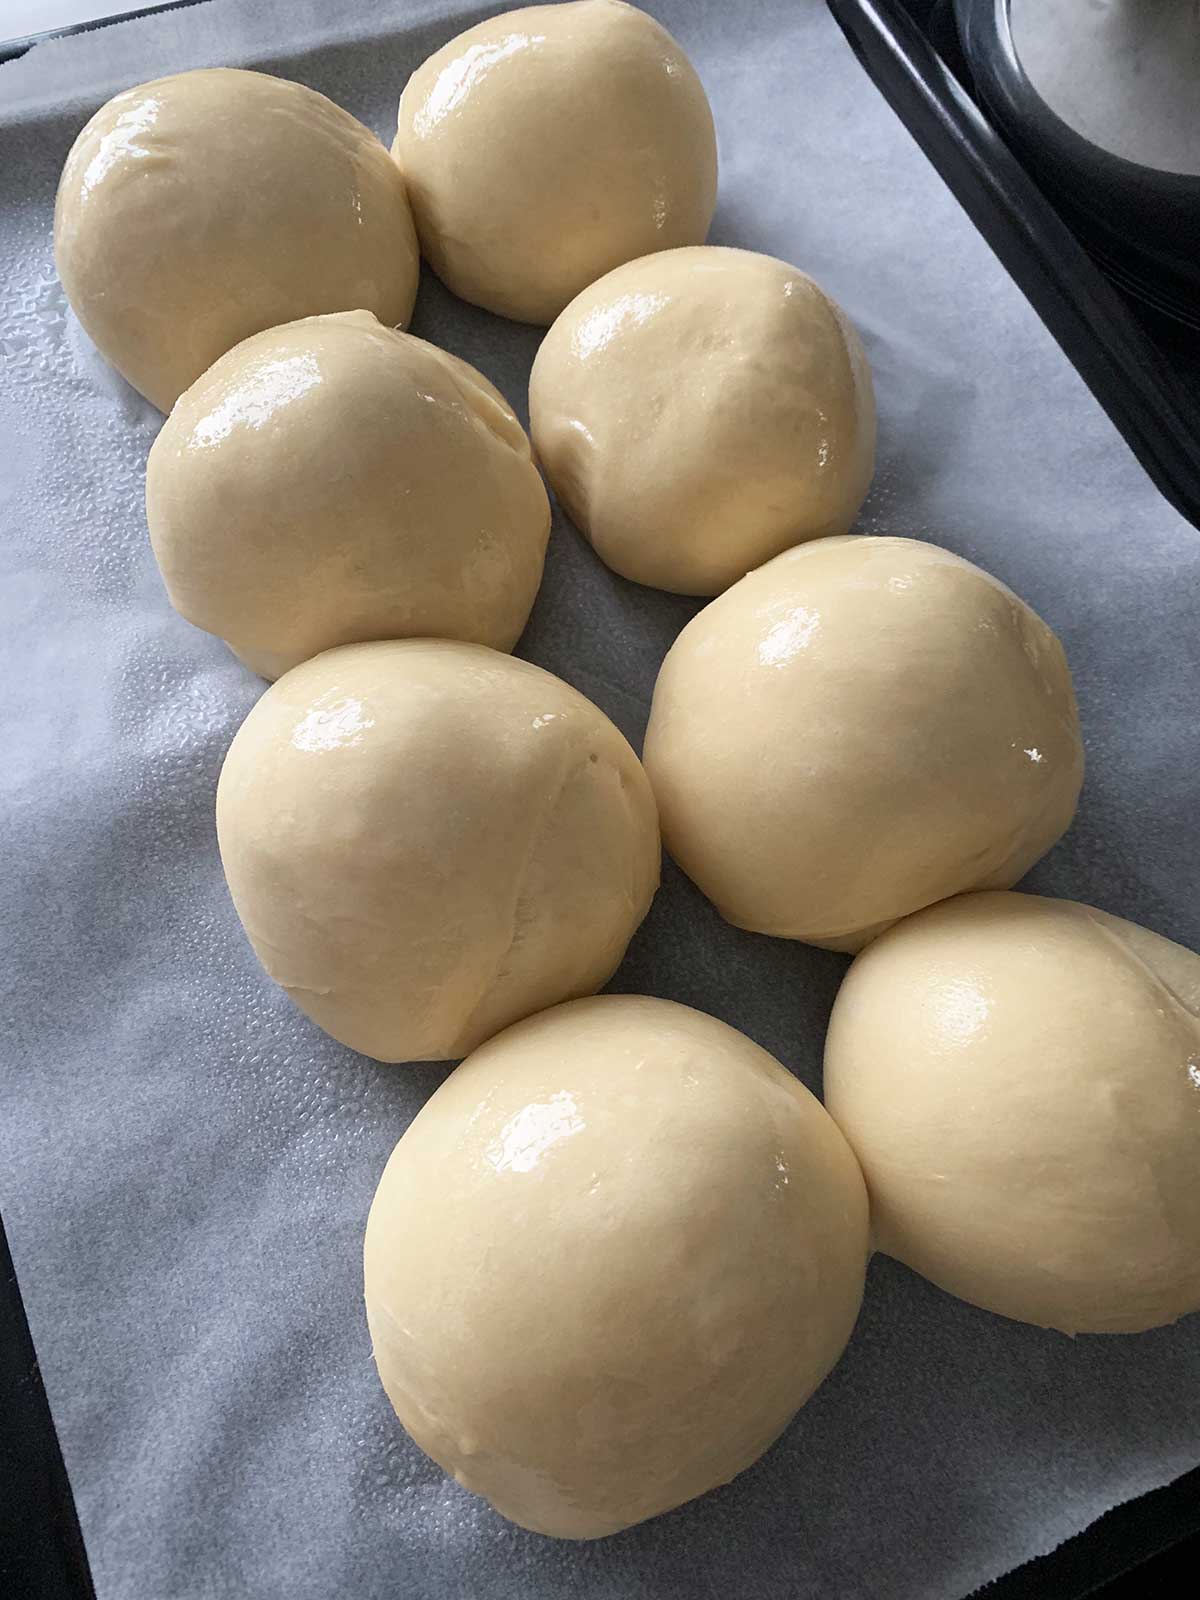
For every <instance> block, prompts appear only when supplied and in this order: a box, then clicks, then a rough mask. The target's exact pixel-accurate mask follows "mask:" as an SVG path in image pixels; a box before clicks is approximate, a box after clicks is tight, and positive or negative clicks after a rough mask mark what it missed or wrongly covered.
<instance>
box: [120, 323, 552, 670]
mask: <svg viewBox="0 0 1200 1600" xmlns="http://www.w3.org/2000/svg"><path fill="white" fill-rule="evenodd" d="M146 515H147V520H148V522H149V525H150V537H151V540H152V542H153V545H154V553H155V555H156V557H157V559H158V564H159V567H160V568H161V570H162V574H163V579H164V582H165V583H166V587H167V592H168V594H169V595H170V597H171V602H172V604H173V605H174V606H175V608H176V610H177V611H179V612H180V613H181V614H182V615H183V616H185V617H186V618H187V619H188V621H189V622H193V623H195V624H196V626H197V627H199V628H205V629H207V630H208V632H209V633H215V634H218V635H219V636H220V637H222V638H224V639H226V640H227V641H228V642H229V644H230V645H231V646H232V647H233V649H234V650H235V651H236V652H237V654H238V655H239V656H240V657H241V658H242V660H243V661H245V662H246V664H247V665H248V666H250V667H251V668H253V670H254V671H255V672H258V673H261V674H262V676H263V677H265V678H277V677H278V676H279V675H280V673H283V672H286V671H287V670H288V669H289V668H290V667H293V666H296V665H297V664H298V663H299V662H301V661H307V660H308V659H309V657H310V656H314V655H317V654H318V653H319V652H320V651H322V650H327V649H329V648H330V647H331V646H333V645H338V644H349V643H355V642H357V641H360V640H369V639H392V638H411V637H417V636H421V637H427V638H428V637H438V638H449V639H465V640H468V641H470V642H472V643H475V644H487V645H491V646H493V647H494V648H495V649H498V650H510V649H511V648H512V646H513V645H514V644H515V643H516V641H517V639H518V637H519V636H520V633H521V630H522V629H523V628H524V626H525V622H526V619H527V618H528V616H529V611H530V608H531V606H532V605H533V601H534V597H535V595H536V594H537V589H538V584H539V582H540V581H541V575H542V562H543V559H544V557H545V552H546V540H547V538H548V536H549V532H550V503H549V501H548V499H547V498H546V491H545V489H544V488H543V486H542V480H541V478H540V477H539V475H538V472H537V469H536V467H535V466H534V465H533V462H532V460H531V457H530V449H529V441H528V439H527V438H526V437H525V433H524V431H523V429H522V427H521V424H520V423H519V422H518V421H517V418H516V416H515V415H514V414H513V412H512V410H511V408H510V407H509V405H508V404H507V402H506V401H505V400H504V398H503V396H502V395H500V394H499V393H498V392H497V391H496V390H495V389H494V388H493V387H492V385H491V384H490V383H489V382H488V381H487V379H486V378H485V377H483V375H482V374H481V373H479V372H476V371H475V369H474V368H473V367H470V366H468V365H467V363H466V362H465V361H460V360H458V359H457V358H456V357H454V356H451V355H447V354H446V352H445V351H442V350H438V349H436V348H435V347H434V346H433V345H430V344H426V343H425V342H424V341H423V340H421V339H415V338H413V337H412V336H411V335H410V334H406V333H398V332H396V331H394V330H393V329H391V328H385V327H383V326H382V325H381V324H380V323H379V322H377V321H376V319H375V318H374V317H373V316H372V315H371V313H370V312H368V311H353V312H345V313H341V314H337V315H332V316H325V317H313V318H308V319H306V320H305V321H302V322H293V323H290V324H288V325H287V326H286V327H282V328H272V329H270V330H269V331H268V332H266V333H260V334H256V335H255V336H254V337H253V338H251V339H247V340H245V341H244V342H243V343H242V344H239V345H237V346H236V347H235V348H234V349H233V350H231V351H230V352H229V353H228V354H227V355H225V356H222V358H221V359H220V360H219V361H218V362H216V364H215V365H214V366H212V367H210V369H209V370H208V371H207V372H206V373H205V374H204V376H203V377H202V378H200V379H199V380H198V381H197V382H196V383H194V384H193V385H192V387H191V388H190V389H188V390H187V392H186V393H185V394H183V395H182V396H181V397H180V399H179V401H178V403H177V404H176V406H175V409H174V411H173V412H172V413H171V415H170V417H168V419H167V421H166V423H165V425H164V426H163V429H162V431H161V432H160V433H159V435H158V438H157V439H156V440H155V442H154V445H153V447H152V449H151V451H150V459H149V463H148V465H147V470H146Z"/></svg>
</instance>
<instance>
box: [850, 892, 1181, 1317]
mask: <svg viewBox="0 0 1200 1600" xmlns="http://www.w3.org/2000/svg"><path fill="white" fill-rule="evenodd" d="M1198 1091H1200V957H1198V956H1195V955H1193V954H1192V952H1191V951H1190V950H1185V949H1183V948H1182V947H1181V946H1180V945H1177V944H1172V943H1171V941H1170V940H1169V939H1163V938H1161V937H1160V936H1159V935H1158V934H1156V933H1151V932H1149V930H1148V929H1146V928H1139V927H1138V926H1137V925H1136V924H1135V923H1132V922H1123V921H1122V920H1121V919H1120V918H1119V917H1113V916H1108V915H1107V914H1106V913H1104V912H1103V911H1096V910H1093V908H1092V907H1091V906H1083V905H1077V904H1075V903H1074V902H1073V901H1070V900H1043V899H1039V898H1037V897H1036V896H1034V895H1023V894H978V895H966V896H964V897H963V898H962V899H958V900H950V901H947V902H946V903H945V904H944V905H939V906H933V907H931V908H930V909H929V910H927V911H922V912H921V913H920V915H919V916H916V917H911V918H910V919H909V920H908V921H906V922H902V923H900V924H899V925H898V926H897V927H895V928H893V929H891V930H890V931H889V932H888V933H886V934H884V936H883V937H882V938H881V939H879V940H878V941H877V942H876V943H875V944H873V945H872V946H871V948H870V949H869V950H867V951H866V952H864V954H863V955H861V956H860V957H859V958H858V960H857V961H856V962H855V963H854V965H853V966H852V967H851V969H850V974H849V976H848V977H847V979H846V981H845V983H844V984H843V986H842V990H841V993H840V994H839V995H838V998H837V1003H836V1005H835V1006H834V1010H833V1018H832V1021H831V1023H830V1028H829V1038H828V1042H827V1045H826V1050H825V1099H826V1104H827V1105H828V1107H829V1110H830V1112H831V1113H832V1115H833V1116H834V1117H835V1118H836V1119H837V1121H838V1123H839V1124H840V1126H841V1128H842V1131H843V1132H844V1133H845V1135H846V1137H847V1138H848V1139H849V1140H850V1143H851V1144H852V1145H853V1147H854V1149H855V1150H856V1151H857V1153H858V1156H859V1159H860V1160H861V1162H862V1164H863V1170H864V1171H865V1173H866V1177H867V1186H868V1188H869V1189H870V1191H871V1204H872V1220H873V1224H874V1230H875V1240H876V1243H877V1244H878V1246H879V1248H880V1249H881V1250H885V1251H887V1253H888V1254H889V1255H893V1256H896V1257H897V1258H898V1259H899V1260H901V1261H905V1262H907V1263H908V1265H909V1266H911V1267H914V1268H915V1269H916V1270H917V1271H918V1272H921V1273H924V1275H925V1276H926V1277H927V1278H931V1279H932V1280H933V1282H934V1283H936V1284H940V1286H941V1287H942V1288H943V1289H948V1290H949V1291H950V1292H951V1293H952V1294H957V1295H961V1297H962V1298H963V1299H964V1300H969V1301H971V1302H972V1303H973V1304H974V1305H979V1306H984V1307H986V1308H987V1309H988V1310H990V1311H997V1312H999V1313H1000V1314H1001V1315H1002V1316H1006V1317H1016V1318H1018V1319H1019V1320H1020V1321H1022V1322H1034V1323H1037V1324H1039V1325H1041V1326H1043V1327H1049V1328H1061V1329H1063V1330H1064V1331H1065V1332H1068V1333H1072V1332H1085V1333H1136V1332H1138V1331H1140V1330H1141V1329H1143V1328H1156V1327H1159V1326H1160V1325H1162V1324H1164V1323H1168V1322H1173V1321H1174V1320H1175V1319H1176V1318H1177V1317H1181V1316H1183V1315H1185V1314H1186V1313H1187V1312H1189V1311H1196V1310H1200V1182H1198V1181H1197V1175H1198V1174H1200V1100H1198V1099H1197V1092H1198Z"/></svg>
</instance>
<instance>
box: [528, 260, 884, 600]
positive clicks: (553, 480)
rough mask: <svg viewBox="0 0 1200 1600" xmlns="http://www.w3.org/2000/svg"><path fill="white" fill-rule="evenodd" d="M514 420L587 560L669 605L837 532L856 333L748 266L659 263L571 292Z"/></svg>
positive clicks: (867, 451)
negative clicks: (672, 596) (674, 597)
mask: <svg viewBox="0 0 1200 1600" xmlns="http://www.w3.org/2000/svg"><path fill="white" fill-rule="evenodd" d="M529 411H530V429H531V432H532V434H533V442H534V448H535V450H536V451H537V456H538V460H539V461H540V463H541V465H542V467H543V469H544V470H545V472H546V475H547V477H548V478H549V480H550V484H551V487H552V488H553V490H554V492H555V494H556V495H557V496H558V498H559V500H560V501H561V502H562V504H563V507H564V508H565V510H566V511H567V513H568V514H569V516H570V517H571V520H572V521H573V522H574V523H575V525H576V526H577V527H578V528H579V530H580V531H581V532H582V533H583V534H585V535H586V536H587V538H588V539H590V540H591V542H592V544H593V545H594V546H595V548H596V551H597V553H598V554H599V556H600V557H601V559H602V560H604V561H606V562H607V563H608V565H609V566H610V567H612V569H613V570H614V571H615V572H619V573H620V574H621V576H622V577H625V578H632V579H633V580H634V581H635V582H637V583H646V584H651V585H653V586H654V587H656V588H659V589H670V590H673V591H675V592H676V593H678V594H704V595H713V594H719V593H720V591H721V590H722V589H725V588H727V587H728V586H729V585H730V584H731V583H734V582H735V581H736V580H737V579H738V578H740V577H742V576H743V575H744V574H745V573H746V572H748V571H749V570H750V568H751V567H756V566H759V565H761V564H762V562H764V561H768V560H770V558H771V557H772V556H776V555H778V554H779V553H780V551H782V550H786V549H788V548H790V547H791V546H792V545H795V544H800V543H801V542H802V541H804V540H806V539H815V538H820V537H822V536H823V535H827V534H839V533H845V532H847V531H848V529H849V527H850V524H851V522H852V521H853V520H854V517H855V515H856V513H857V512H858V509H859V507H860V506H861V505H862V503H863V500H864V499H865V497H866V493H867V489H868V487H869V486H870V482H871V473H872V470H873V468H874V463H875V401H874V395H873V392H872V386H871V371H870V367H869V365H868V362H867V357H866V353H865V351H864V350H863V347H862V343H861V341H860V340H859V337H858V334H857V333H856V332H855V331H854V328H853V327H852V326H851V324H850V323H849V321H848V320H847V318H846V316H845V315H844V313H843V312H842V311H841V309H840V308H839V307H838V306H837V305H836V304H835V303H834V301H832V300H831V299H830V298H829V296H828V295H826V294H825V293H823V291H822V290H821V289H820V288H819V287H818V286H817V285H816V284H815V283H814V282H813V281H812V279H811V278H808V277H806V276H805V275H804V273H802V272H800V271H798V270H797V269H796V268H795V267H790V266H788V265H787V263H786V262H784V261H776V260H774V259H773V258H772V257H770V256H763V255H756V254H755V253H754V252H752V251H749V250H727V249H724V248H719V247H717V246H715V245H714V246H705V245H702V246H698V247H696V248H694V249H685V250H669V251H662V252H660V253H659V254H657V255H651V256H646V257H644V258H643V259H642V260H640V261H631V262H629V263H628V264H627V265H626V266H622V267H618V268H617V269H616V270H615V271H614V272H610V273H609V274H608V275H607V276H606V277H604V278H601V279H600V281H599V282H598V283H594V284H592V285H591V287H590V288H588V289H585V290H584V291H583V293H582V294H580V295H578V296H577V297H576V298H575V299H574V300H573V301H572V302H571V304H570V305H569V306H568V307H567V309H566V310H565V311H564V312H563V313H562V315H561V316H560V317H559V318H558V320H557V321H556V322H555V324H554V326H553V327H552V328H551V329H550V332H549V333H548V334H547V335H546V337H545V339H544V340H543V342H542V346H541V349H540V350H539V351H538V354H537V359H536V360H535V362H534V364H533V373H532V376H531V379H530V385H529Z"/></svg>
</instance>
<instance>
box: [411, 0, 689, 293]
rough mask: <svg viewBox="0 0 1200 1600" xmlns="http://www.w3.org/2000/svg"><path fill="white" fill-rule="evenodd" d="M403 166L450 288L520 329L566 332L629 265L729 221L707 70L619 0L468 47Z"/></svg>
mask: <svg viewBox="0 0 1200 1600" xmlns="http://www.w3.org/2000/svg"><path fill="white" fill-rule="evenodd" d="M392 154H393V155H394V156H395V158H396V160H397V161H398V162H399V163H400V166H401V168H402V169H403V171H404V176H405V178H406V179H407V182H408V190H409V196H410V198H411V200H412V207H413V214H414V216H415V217H416V222H417V231H418V232H419V234H420V236H421V248H422V250H423V251H424V252H425V254H426V256H428V258H429V260H430V262H431V263H432V265H433V269H434V271H435V272H436V273H437V275H438V277H439V278H441V279H442V281H443V282H444V283H445V284H447V285H448V286H449V287H450V288H451V289H453V290H454V292H455V294H458V295H461V296H462V297H463V299H464V300H471V301H473V302H474V303H475V304H476V305H480V306H486V307H487V309H488V310H489V311H498V312H500V313H501V315H503V316H506V317H515V318H517V320H518V321H520V322H540V323H548V322H552V321H553V320H554V318H555V317H556V316H557V315H558V313H559V312H560V311H561V310H562V308H563V307H564V306H565V305H566V303H567V301H568V300H570V299H571V298H572V296H574V295H577V294H578V293H579V291H580V290H581V289H582V288H584V287H585V286H586V285H587V284H589V283H591V282H592V281H593V279H595V278H598V277H600V275H601V274H602V273H604V272H607V271H608V270H609V269H610V268H611V267H615V266H618V265H619V264H620V263H621V262H622V261H631V260H632V259H633V258H634V256H644V255H645V254H646V253H647V252H648V251H650V250H668V249H671V248H672V247H673V246H674V245H681V244H700V243H702V242H703V239H704V236H705V234H706V233H707V232H708V225H709V223H710V222H711V221H712V215H713V208H714V207H715V205H716V198H717V147H716V139H715V136H714V133H713V122H712V113H711V111H710V110H709V108H708V101H707V99H706V98H705V95H704V90H703V88H702V87H701V84H700V80H699V78H698V77H697V76H696V73H695V69H694V68H693V67H692V64H691V62H690V61H689V60H688V58H687V57H686V56H685V55H684V53H683V51H682V50H681V49H680V48H679V46H678V45H677V44H676V43H675V41H674V39H672V38H671V36H670V34H669V33H667V32H666V31H665V30H664V29H663V28H661V27H659V25H658V23H657V22H654V21H653V20H652V19H651V18H650V17H648V16H646V15H645V14H644V13H643V12H641V11H638V10H635V8H634V7H633V6H627V5H622V4H619V3H618V0H575V3H574V4H571V5H550V6H529V7H526V8H525V9H524V10H521V11H507V12H505V13H504V14H503V15H501V16H498V17H492V18H490V19H489V20H488V21H486V22H481V23H479V24H478V25H477V26H476V27H474V28H468V29H467V31H466V32H465V33H461V34H459V36H458V37H457V38H456V39H452V40H451V41H450V43H449V44H447V45H444V46H443V48H442V49H441V50H439V51H437V53H436V54H435V55H432V56H430V58H429V60H428V61H426V62H425V63H424V65H423V66H420V67H418V68H417V70H416V72H414V73H413V75H412V77H411V78H410V79H409V80H408V83H407V85H406V86H405V89H404V93H403V95H402V96H401V98H400V119H399V127H398V130H397V133H396V142H395V144H394V145H393V146H392Z"/></svg>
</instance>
